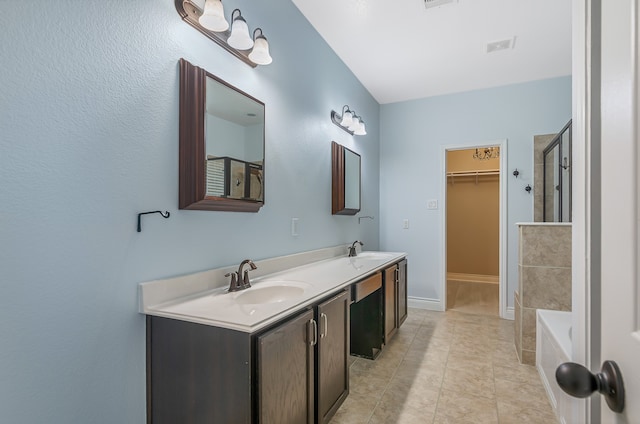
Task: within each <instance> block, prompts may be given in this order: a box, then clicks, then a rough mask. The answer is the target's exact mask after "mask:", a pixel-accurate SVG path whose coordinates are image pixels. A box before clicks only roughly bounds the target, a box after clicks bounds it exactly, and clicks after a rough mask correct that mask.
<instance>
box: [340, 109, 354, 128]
mask: <svg viewBox="0 0 640 424" xmlns="http://www.w3.org/2000/svg"><path fill="white" fill-rule="evenodd" d="M340 125H342V126H343V127H346V128H349V127H350V126H351V125H353V114H352V113H351V111H349V110H347V111H346V112H345V113H344V114H343V115H342V121H340Z"/></svg>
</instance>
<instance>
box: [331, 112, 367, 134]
mask: <svg viewBox="0 0 640 424" xmlns="http://www.w3.org/2000/svg"><path fill="white" fill-rule="evenodd" d="M331 122H333V123H334V124H336V125H337V126H339V127H340V128H342V129H343V130H345V131H346V132H348V133H349V134H351V135H365V134H366V133H367V131H366V130H365V127H364V121H363V120H362V117H360V116H358V115H356V113H355V112H354V111H352V110H351V109H349V106H348V105H344V106H343V107H342V115H339V114H338V112H336V111H335V110H332V111H331Z"/></svg>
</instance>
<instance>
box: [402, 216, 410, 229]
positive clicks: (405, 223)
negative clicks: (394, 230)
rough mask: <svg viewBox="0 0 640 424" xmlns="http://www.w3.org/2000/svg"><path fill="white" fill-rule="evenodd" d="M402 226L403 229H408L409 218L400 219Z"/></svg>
mask: <svg viewBox="0 0 640 424" xmlns="http://www.w3.org/2000/svg"><path fill="white" fill-rule="evenodd" d="M402 228H404V229H405V230H408V229H409V220H408V219H404V220H402Z"/></svg>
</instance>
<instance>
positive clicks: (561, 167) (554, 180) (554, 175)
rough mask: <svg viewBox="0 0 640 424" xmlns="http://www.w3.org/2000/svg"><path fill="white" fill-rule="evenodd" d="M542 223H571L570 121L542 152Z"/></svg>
mask: <svg viewBox="0 0 640 424" xmlns="http://www.w3.org/2000/svg"><path fill="white" fill-rule="evenodd" d="M543 156H544V162H543V166H544V170H543V178H544V183H543V187H544V195H543V221H544V222H571V120H570V121H569V122H568V123H567V125H565V126H564V128H562V130H560V132H559V133H558V135H557V136H555V137H554V138H553V140H551V142H550V143H549V145H548V146H547V147H546V148H545V149H544V151H543Z"/></svg>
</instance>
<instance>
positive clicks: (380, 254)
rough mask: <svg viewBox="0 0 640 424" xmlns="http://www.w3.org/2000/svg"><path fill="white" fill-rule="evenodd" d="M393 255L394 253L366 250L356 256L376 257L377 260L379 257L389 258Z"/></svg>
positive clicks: (364, 257) (363, 257)
mask: <svg viewBox="0 0 640 424" xmlns="http://www.w3.org/2000/svg"><path fill="white" fill-rule="evenodd" d="M393 256H394V254H393V253H387V252H375V251H365V252H360V253H358V255H357V256H356V258H362V259H376V260H378V259H389V258H392V257H393Z"/></svg>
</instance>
